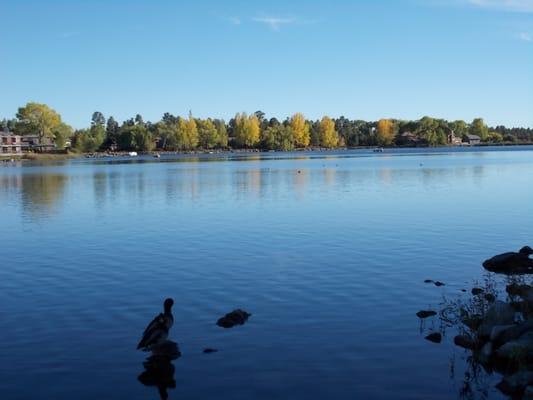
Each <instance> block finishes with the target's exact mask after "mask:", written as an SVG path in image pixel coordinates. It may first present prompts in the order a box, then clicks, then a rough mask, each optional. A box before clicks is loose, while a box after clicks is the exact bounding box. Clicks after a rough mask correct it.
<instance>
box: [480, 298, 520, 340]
mask: <svg viewBox="0 0 533 400" xmlns="http://www.w3.org/2000/svg"><path fill="white" fill-rule="evenodd" d="M514 315H515V310H514V308H513V307H512V306H511V305H510V304H507V303H504V302H503V301H496V302H494V303H493V304H492V305H491V307H490V308H489V310H488V311H487V313H486V314H485V316H484V317H483V322H481V325H480V326H479V328H478V330H477V333H478V336H480V337H482V338H488V337H489V336H490V333H491V331H492V328H493V327H495V326H496V325H511V324H512V323H513V322H514Z"/></svg>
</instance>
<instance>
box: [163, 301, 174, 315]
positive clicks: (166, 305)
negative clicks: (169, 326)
mask: <svg viewBox="0 0 533 400" xmlns="http://www.w3.org/2000/svg"><path fill="white" fill-rule="evenodd" d="M173 305H174V300H172V299H170V298H168V299H166V300H165V302H164V303H163V307H164V309H165V312H166V313H169V312H170V311H171V309H172V306H173Z"/></svg>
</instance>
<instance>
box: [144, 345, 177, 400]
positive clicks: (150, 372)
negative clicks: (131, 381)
mask: <svg viewBox="0 0 533 400" xmlns="http://www.w3.org/2000/svg"><path fill="white" fill-rule="evenodd" d="M178 357H179V355H174V356H168V355H152V356H150V357H148V358H147V359H146V361H145V362H143V366H144V371H143V372H142V373H141V374H140V375H139V377H138V378H137V379H138V380H139V382H141V383H142V384H143V385H145V386H155V387H157V390H158V391H159V397H160V398H161V399H162V400H166V399H168V389H174V388H176V380H175V379H174V372H175V370H176V369H175V367H174V364H172V360H175V359H176V358H178Z"/></svg>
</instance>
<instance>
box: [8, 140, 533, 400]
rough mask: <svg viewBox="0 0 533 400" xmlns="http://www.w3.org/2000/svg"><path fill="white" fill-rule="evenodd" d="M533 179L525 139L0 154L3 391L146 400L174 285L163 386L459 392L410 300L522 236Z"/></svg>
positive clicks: (429, 296)
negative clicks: (155, 337) (373, 146)
mask: <svg viewBox="0 0 533 400" xmlns="http://www.w3.org/2000/svg"><path fill="white" fill-rule="evenodd" d="M532 182H533V147H530V146H520V147H501V148H472V149H469V148H461V149H406V150H386V151H385V152H384V153H372V151H369V150H354V151H340V152H316V153H314V152H301V153H293V154H290V153H265V154H235V155H231V154H229V155H228V154H213V155H205V156H202V157H196V156H162V157H161V158H160V159H152V158H150V157H144V158H143V157H136V158H130V159H120V158H110V159H95V160H92V159H91V160H88V159H78V160H70V161H65V162H52V163H37V162H24V163H22V164H21V163H18V162H15V163H1V164H0V232H1V233H0V249H1V255H0V262H1V268H0V305H1V307H0V310H1V311H0V313H1V314H0V339H1V340H0V343H1V344H0V350H1V351H0V354H1V356H0V357H1V363H0V376H1V380H0V397H1V398H2V399H9V400H11V399H30V398H39V399H54V400H62V399H73V398H75V399H91V400H93V399H97V398H104V399H105V398H114V399H155V398H159V394H158V389H157V388H156V387H154V386H146V385H144V384H142V383H141V382H140V381H139V380H138V377H139V375H140V374H141V373H143V371H144V370H145V369H144V367H143V361H144V360H145V357H146V354H145V353H142V352H139V351H136V350H135V347H136V345H137V342H138V341H139V339H140V336H141V333H142V331H143V329H144V328H145V326H146V324H147V323H148V322H149V321H150V320H151V319H152V318H153V317H154V316H155V315H156V314H157V313H159V312H160V311H161V310H162V302H163V300H164V298H166V297H173V298H174V300H175V305H174V309H173V312H174V318H175V324H174V327H173V328H172V329H171V332H170V338H171V339H173V340H175V341H177V342H178V343H179V345H180V349H181V352H182V353H183V354H182V356H181V357H180V358H179V359H177V360H175V361H173V362H172V364H173V367H174V370H172V371H171V373H170V375H171V377H170V378H171V379H172V378H173V379H174V380H175V388H170V389H169V390H168V395H169V399H209V398H215V397H216V398H222V399H323V398H332V399H333V398H334V399H354V398H361V399H391V398H394V399H428V398H431V399H451V398H458V396H459V391H460V389H461V385H462V374H463V373H464V370H465V368H466V367H465V364H466V363H465V359H466V357H467V355H468V354H467V353H466V352H464V351H463V350H462V349H460V348H457V347H454V346H453V343H452V341H453V340H452V339H453V334H451V333H450V334H447V335H445V337H444V339H443V342H442V343H441V344H435V343H431V342H429V341H427V340H424V333H423V332H422V329H421V328H424V329H425V328H428V326H429V328H430V329H431V325H432V324H435V325H436V322H435V321H431V320H428V321H426V322H424V324H425V325H427V326H424V327H421V322H420V320H419V319H418V318H417V317H416V315H415V314H416V312H417V311H418V310H420V309H425V308H428V307H429V308H432V307H436V306H437V305H438V304H439V302H440V301H441V300H442V297H443V296H456V295H457V296H460V295H461V293H462V292H461V289H467V290H470V288H471V287H472V285H473V282H474V281H475V280H481V279H482V278H483V270H482V267H481V262H482V261H483V260H485V259H487V258H489V257H491V256H493V255H494V254H497V253H501V252H504V251H516V250H517V249H519V248H520V247H522V246H524V245H526V244H529V245H533V212H532V211H533V208H532V206H531V204H532V201H533V185H532ZM425 279H434V280H440V281H443V282H445V283H446V285H445V286H442V287H436V286H434V285H428V284H426V283H424V280H425ZM235 308H243V309H245V310H246V311H249V312H250V313H252V316H251V317H250V319H249V320H248V322H247V323H246V324H245V325H243V326H238V327H235V328H232V329H223V328H220V327H218V326H216V324H215V323H216V321H217V319H218V318H219V317H221V316H222V315H224V314H225V313H227V312H229V311H231V310H233V309H235ZM207 347H211V348H216V349H218V352H216V353H212V354H204V353H203V349H204V348H207ZM483 379H486V380H487V382H488V398H490V399H502V398H504V397H503V396H502V395H500V394H499V392H498V391H497V390H496V389H495V388H493V383H495V382H497V381H498V379H497V376H487V377H483Z"/></svg>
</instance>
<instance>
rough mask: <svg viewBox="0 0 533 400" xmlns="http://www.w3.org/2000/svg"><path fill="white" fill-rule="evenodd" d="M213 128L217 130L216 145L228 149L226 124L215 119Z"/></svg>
mask: <svg viewBox="0 0 533 400" xmlns="http://www.w3.org/2000/svg"><path fill="white" fill-rule="evenodd" d="M214 124H215V128H216V129H217V136H218V140H217V145H218V146H219V147H222V148H224V147H228V130H227V129H226V123H225V122H224V121H223V120H221V119H215V121H214Z"/></svg>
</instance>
